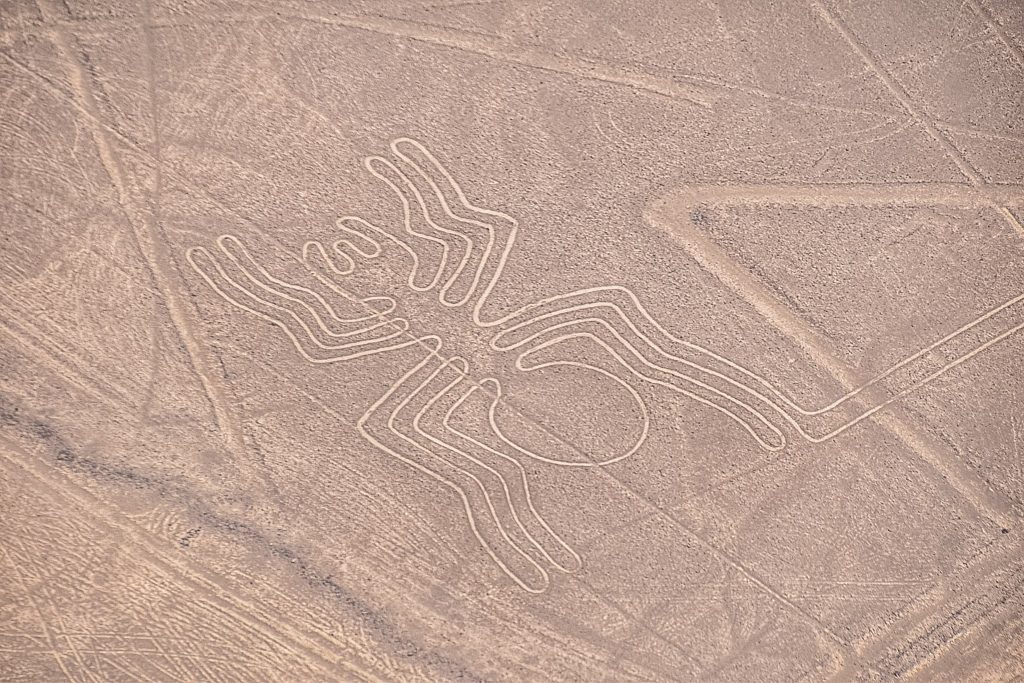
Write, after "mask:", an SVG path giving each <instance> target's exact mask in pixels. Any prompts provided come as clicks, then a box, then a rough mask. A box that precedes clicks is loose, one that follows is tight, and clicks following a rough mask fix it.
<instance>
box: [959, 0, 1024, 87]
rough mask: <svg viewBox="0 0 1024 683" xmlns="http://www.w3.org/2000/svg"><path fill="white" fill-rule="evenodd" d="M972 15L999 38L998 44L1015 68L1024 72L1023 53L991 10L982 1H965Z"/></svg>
mask: <svg viewBox="0 0 1024 683" xmlns="http://www.w3.org/2000/svg"><path fill="white" fill-rule="evenodd" d="M965 1H966V2H967V4H968V5H970V6H971V9H972V10H974V13H975V14H977V15H978V16H979V17H981V18H982V20H983V21H984V22H985V24H986V25H987V26H988V27H989V28H990V29H992V32H993V33H995V34H996V36H997V37H998V38H999V42H1001V43H1002V44H1003V46H1004V47H1005V48H1006V50H1007V51H1008V52H1009V53H1010V55H1011V56H1012V57H1013V60H1014V61H1015V62H1017V66H1018V67H1019V68H1020V69H1021V70H1024V51H1022V50H1021V48H1020V46H1019V45H1017V43H1015V42H1014V41H1013V40H1012V39H1011V38H1010V36H1009V34H1008V33H1007V32H1006V29H1005V28H1003V25H1002V23H1000V21H999V20H998V19H997V18H996V17H995V15H994V14H993V13H992V10H990V9H989V8H988V6H987V5H986V4H985V2H984V1H983V0H965Z"/></svg>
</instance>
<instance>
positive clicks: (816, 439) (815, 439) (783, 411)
mask: <svg viewBox="0 0 1024 683" xmlns="http://www.w3.org/2000/svg"><path fill="white" fill-rule="evenodd" d="M602 290H604V291H618V289H617V288H594V289H592V290H581V291H580V292H574V293H571V294H569V295H562V296H561V297H552V298H550V299H548V300H546V301H548V302H550V301H557V300H559V299H561V298H569V297H576V296H578V295H581V294H586V293H588V292H590V291H602ZM621 291H624V292H626V293H628V294H629V295H630V298H631V299H632V301H631V303H632V304H633V308H634V310H636V311H638V312H639V313H640V314H641V316H642V317H644V318H645V319H646V321H647V322H648V323H649V324H651V325H652V326H654V327H655V328H656V329H658V331H659V332H660V333H661V334H663V335H664V336H665V337H667V338H668V339H670V340H671V341H672V342H673V343H676V344H679V345H681V346H685V347H688V348H691V349H694V350H696V351H698V352H700V353H701V354H704V355H706V356H708V357H710V358H712V359H714V360H716V361H718V362H720V363H723V364H725V365H727V366H729V367H731V368H734V369H736V370H738V371H739V372H741V373H743V374H744V375H745V376H746V377H748V378H750V379H751V380H753V381H754V382H755V383H756V384H760V385H761V386H762V387H764V388H765V389H767V390H768V391H769V392H770V393H771V394H773V395H774V396H775V397H776V398H778V399H779V400H781V401H782V403H784V404H785V406H786V408H783V407H782V406H780V405H779V404H778V403H776V402H775V400H773V399H771V398H769V397H767V396H765V395H763V394H762V393H760V392H759V391H757V390H756V389H755V388H752V387H751V386H748V385H746V384H742V383H740V382H737V381H736V380H734V379H733V378H731V377H728V376H727V375H723V374H722V373H719V372H716V371H714V370H712V369H711V368H709V367H707V366H704V365H701V364H699V363H695V362H692V361H689V360H686V359H685V358H682V357H679V356H675V355H673V354H670V353H668V352H666V351H664V350H663V349H662V348H661V347H660V346H659V345H658V344H656V343H655V342H654V341H653V340H652V339H651V338H650V337H648V336H647V335H645V334H643V333H642V332H641V331H640V330H639V329H637V327H636V325H635V324H634V323H633V322H632V321H631V320H630V319H629V317H628V316H627V315H626V314H625V313H624V312H623V311H622V309H621V308H619V307H618V306H616V305H615V304H610V303H607V302H604V301H599V302H596V303H587V304H580V305H576V306H571V307H566V308H561V309H558V310H556V311H554V312H549V313H545V314H542V315H538V316H534V317H532V318H529V319H527V320H525V321H521V322H518V323H516V324H514V325H512V326H504V327H503V328H502V330H501V331H500V332H499V333H498V334H497V335H495V336H494V337H493V338H492V340H491V348H492V349H494V350H496V351H504V350H509V349H514V348H518V347H520V346H523V345H526V344H529V343H530V342H532V341H534V340H536V339H538V338H540V337H542V336H543V335H545V334H547V333H549V332H551V331H554V330H557V329H560V328H564V327H572V326H574V325H577V324H580V323H586V322H593V323H597V324H600V325H601V326H602V327H603V328H604V329H606V330H607V331H608V332H610V333H611V334H612V335H613V336H614V337H615V338H616V340H617V341H618V342H619V343H620V344H621V345H622V346H624V347H625V348H627V349H628V350H629V351H630V352H631V353H632V354H633V355H634V356H635V357H636V358H637V359H638V360H640V362H641V363H642V364H644V365H646V366H647V367H649V368H652V369H656V370H659V371H661V372H664V373H667V374H669V375H672V376H674V377H677V378H679V379H682V380H683V381H685V382H688V383H691V384H695V385H697V386H700V387H701V388H703V389H705V390H708V391H711V392H712V393H714V394H716V395H718V396H720V397H722V398H725V399H726V400H728V401H730V402H732V403H735V404H736V405H738V406H740V407H741V408H742V409H744V410H747V411H748V412H750V413H752V414H753V415H755V416H756V417H757V418H758V419H759V420H760V421H761V422H762V423H763V424H765V425H766V426H768V427H769V429H770V430H771V431H772V432H773V433H775V434H776V435H777V436H778V437H779V439H780V442H781V443H780V444H778V445H777V446H772V445H770V444H767V443H766V442H764V441H763V440H762V439H761V438H760V436H759V435H757V434H756V433H754V432H753V430H752V429H751V428H750V427H749V425H748V424H747V423H746V421H745V420H743V419H742V418H740V417H739V416H738V415H737V414H735V413H734V412H732V411H729V410H725V409H722V408H718V409H719V410H722V411H723V412H725V413H726V414H727V415H729V416H730V417H731V418H732V419H734V420H736V421H737V422H738V423H739V424H740V425H741V426H743V427H744V428H745V429H747V431H749V432H750V433H751V434H752V435H753V436H754V438H755V439H756V440H757V441H758V443H759V444H760V445H761V446H762V447H763V448H765V449H766V450H779V449H780V448H782V447H783V446H784V445H785V438H784V437H783V435H782V434H781V433H780V432H778V430H777V428H775V427H774V426H773V425H772V424H771V423H770V422H769V421H768V419H767V418H766V417H765V416H764V415H763V414H762V413H761V412H760V411H758V410H757V409H756V408H754V407H753V406H751V405H750V404H749V403H747V402H745V401H742V400H740V399H737V398H735V397H733V396H731V395H728V394H725V393H724V392H722V391H720V390H718V389H716V388H714V387H711V386H709V385H707V384H706V383H704V382H701V381H699V380H697V379H695V378H693V377H690V376H689V375H685V374H682V373H679V372H676V371H674V370H671V369H669V368H666V367H662V366H659V365H656V364H654V363H651V362H650V361H648V360H647V359H646V358H644V357H643V355H642V354H641V353H640V352H639V351H638V350H637V349H636V348H635V347H634V346H633V345H632V344H630V343H629V342H628V341H626V340H625V339H624V338H623V337H622V336H621V334H620V333H619V332H618V331H617V330H616V329H615V327H614V326H613V325H611V324H609V323H608V322H607V321H605V320H604V319H601V318H575V317H573V318H571V319H570V320H569V321H568V322H563V323H557V324H549V325H546V326H545V327H544V328H543V329H542V330H541V331H539V332H536V333H534V334H532V335H530V336H527V337H525V338H523V339H521V340H518V341H514V342H512V343H510V344H508V345H505V346H502V345H501V343H500V342H501V339H502V337H503V336H504V335H506V334H509V333H512V332H515V331H516V330H518V329H519V328H522V327H525V326H530V325H533V324H534V323H536V322H538V321H540V320H544V319H547V318H553V317H557V316H560V315H564V314H571V313H574V312H577V311H581V310H588V309H594V308H611V309H612V310H614V311H615V312H616V313H617V314H618V319H619V320H621V321H622V322H623V323H625V325H626V326H627V327H629V329H630V331H632V333H633V334H634V335H636V336H637V337H638V338H640V339H641V341H643V342H644V343H646V345H647V347H648V348H650V349H651V350H653V351H655V353H657V354H658V355H660V356H661V357H663V358H664V359H666V360H669V361H671V362H676V363H680V364H682V365H685V366H687V367H689V368H692V369H694V370H697V371H698V372H700V373H703V374H707V375H711V376H713V377H715V378H717V379H720V380H722V381H725V382H726V383H728V384H729V385H731V386H732V387H733V388H735V389H738V390H740V391H742V392H744V393H746V394H748V395H750V396H752V397H754V398H756V399H758V400H760V401H762V402H763V403H766V404H768V405H769V406H770V407H771V408H772V409H773V410H775V412H777V413H778V414H779V415H780V416H781V417H782V418H783V419H784V420H785V421H786V422H787V423H788V424H789V425H790V426H791V427H793V428H794V429H795V430H796V431H797V432H798V433H799V434H800V436H802V437H803V438H805V439H806V440H808V441H810V442H812V443H821V442H824V441H827V440H829V439H832V438H834V437H836V436H838V435H839V434H841V433H843V432H844V431H846V430H847V429H849V428H850V427H852V426H854V425H856V424H858V423H859V422H861V421H863V420H865V419H867V418H869V417H870V416H872V415H874V414H875V413H877V412H878V411H879V410H881V409H883V408H884V407H886V406H888V405H891V404H892V403H894V402H896V401H898V400H900V399H902V398H903V397H905V396H907V395H908V394H909V393H911V392H912V391H914V390H916V389H918V388H921V387H923V386H925V385H926V384H928V383H929V382H931V381H932V380H934V379H936V378H938V377H939V376H941V375H943V374H945V373H946V372H948V371H949V370H952V369H953V368H955V367H957V366H959V365H960V364H962V363H963V362H965V361H967V360H969V359H971V358H973V357H974V356H975V355H977V354H978V353H980V352H981V351H984V350H985V349H987V348H989V347H990V346H992V345H993V344H995V343H996V342H998V341H1001V340H1002V339H1005V338H1006V337H1008V336H1010V335H1011V334H1013V333H1015V332H1016V331H1018V330H1019V329H1020V326H1019V325H1018V326H1016V327H1013V328H1011V329H1009V330H1008V331H1004V332H1003V333H1002V334H1000V335H998V336H997V337H995V338H994V339H992V340H989V341H988V342H986V343H984V344H982V345H980V346H978V347H976V348H974V349H973V350H971V351H969V352H967V353H965V354H962V355H960V356H959V357H957V358H956V359H954V360H953V361H950V362H947V363H946V365H944V366H943V367H942V368H940V369H939V370H937V371H935V372H933V373H932V374H930V375H929V376H928V377H926V378H925V379H923V380H920V381H918V382H915V383H914V384H912V385H910V386H908V387H904V388H903V389H902V390H901V391H899V392H898V393H897V394H895V395H894V396H891V397H890V398H889V399H888V400H886V401H884V402H882V403H880V404H877V405H875V406H873V407H871V408H870V409H868V410H865V411H864V412H862V413H861V414H859V415H857V416H855V417H854V418H851V419H849V420H848V421H847V422H845V423H843V424H841V425H839V426H838V427H835V428H834V429H833V430H832V431H830V432H828V433H826V434H823V435H819V436H815V435H813V434H811V433H810V432H808V431H807V430H806V429H805V428H804V427H803V425H801V424H800V423H799V422H798V421H797V420H796V418H794V417H793V416H792V415H790V414H789V412H788V410H793V411H795V412H797V413H799V414H801V415H804V416H816V415H821V414H823V413H825V412H828V411H831V410H834V409H835V408H837V407H839V406H841V405H843V404H844V403H846V402H847V401H849V400H851V399H853V398H855V397H857V396H859V395H861V394H862V393H863V392H865V391H866V390H868V389H869V388H871V387H873V386H875V385H877V384H879V383H880V382H882V381H883V380H885V379H886V378H888V377H890V376H891V375H892V374H894V373H895V372H896V371H898V370H899V369H901V368H903V367H905V366H908V365H910V364H911V363H913V362H914V361H916V360H918V359H920V358H921V357H923V356H925V355H926V354H928V353H930V352H931V351H934V350H936V349H938V348H939V347H941V346H943V345H944V344H947V343H949V342H950V341H952V340H954V339H955V338H957V337H959V336H961V335H962V334H964V333H966V332H967V331H969V330H971V329H973V328H974V327H976V326H977V325H979V324H981V323H982V322H984V321H986V320H988V319H990V318H991V317H993V316H995V315H997V314H998V313H1000V312H1002V311H1004V310H1006V309H1008V308H1010V307H1012V306H1015V305H1017V304H1019V303H1021V302H1022V301H1024V294H1022V295H1019V296H1017V297H1014V298H1012V299H1010V300H1008V301H1006V302H1004V303H1003V304H1001V305H999V306H996V307H994V308H992V309H990V310H989V311H987V312H985V313H984V314H982V315H981V316H979V317H977V318H975V319H974V320H972V321H970V322H968V323H966V324H965V325H962V326H961V327H960V328H958V329H956V330H954V331H953V332H951V333H949V334H947V335H946V336H945V337H943V338H941V339H939V340H938V341H936V342H933V343H932V344H930V345H929V346H926V347H925V348H923V349H921V350H920V351H918V352H916V353H914V354H912V355H910V356H908V357H907V358H905V359H904V360H902V361H900V362H898V363H896V364H895V365H892V366H890V367H889V368H888V369H887V370H885V371H883V372H881V373H879V374H877V375H875V376H874V377H872V378H871V379H870V380H868V381H866V382H863V383H860V384H859V385H858V386H857V387H856V388H854V389H852V390H850V391H848V392H847V393H846V394H844V395H842V396H840V397H839V398H837V399H835V400H834V401H832V402H831V403H830V404H828V405H826V406H823V407H821V408H817V409H805V408H803V407H801V406H800V405H799V404H797V403H796V402H795V401H794V400H793V399H791V398H790V397H789V396H788V395H787V394H785V393H784V392H782V391H781V390H780V389H777V388H776V387H774V386H773V385H772V384H771V383H770V382H769V381H768V380H766V379H765V378H764V377H762V376H761V375H758V374H756V373H754V372H752V371H750V370H748V369H747V368H744V367H743V366H740V365H738V364H736V363H734V362H732V361H730V360H728V359H726V358H724V357H723V356H720V355H718V354H715V353H714V352H712V351H710V350H708V349H706V348H704V347H701V346H698V345H696V344H692V343H690V342H686V341H684V340H682V339H679V338H676V337H674V336H673V335H671V334H670V333H669V332H668V331H667V330H665V329H664V328H662V327H661V326H660V325H659V324H658V323H657V321H656V320H655V319H654V318H653V317H652V316H651V315H650V314H649V313H648V312H647V311H646V309H645V308H644V307H643V306H642V304H640V302H639V300H637V299H636V298H635V295H633V294H632V292H628V290H621ZM588 336H589V335H588ZM561 339H562V337H558V338H555V339H552V340H550V341H548V342H545V343H543V344H541V345H540V346H538V347H536V348H531V349H529V350H527V351H526V352H524V353H523V354H522V355H520V356H519V358H518V359H517V361H516V367H518V368H520V369H526V368H524V367H523V365H522V361H523V359H524V358H525V357H526V356H528V355H529V354H532V353H534V352H536V351H538V350H540V349H543V348H546V347H547V346H550V345H552V344H554V343H557V342H558V341H560V340H561ZM595 341H597V340H596V339H595ZM599 343H601V344H602V346H605V349H606V350H608V351H609V353H610V354H611V355H612V356H613V357H614V358H615V359H616V360H618V361H619V362H620V363H622V364H623V366H624V367H627V369H629V370H630V371H631V372H632V373H633V374H635V375H636V376H638V377H640V378H642V379H645V380H647V381H650V382H652V383H655V384H660V385H662V386H669V385H667V384H665V383H663V382H659V381H657V380H654V379H653V378H651V377H649V376H646V375H643V374H642V373H639V372H638V371H636V370H635V369H634V368H632V366H631V365H629V363H628V362H627V361H625V359H623V358H622V356H621V355H619V354H618V353H616V352H615V351H613V350H611V349H610V348H608V347H607V346H606V345H605V344H604V343H603V342H599ZM670 388H673V390H678V391H680V393H683V394H685V395H687V396H689V397H691V398H696V399H697V400H701V399H699V398H698V397H695V396H693V395H692V394H691V393H689V392H686V391H683V390H680V389H678V388H677V387H674V386H673V387H670ZM702 402H704V401H702ZM708 405H712V404H708Z"/></svg>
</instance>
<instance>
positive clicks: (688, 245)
mask: <svg viewBox="0 0 1024 683" xmlns="http://www.w3.org/2000/svg"><path fill="white" fill-rule="evenodd" d="M689 208H690V207H689V206H687V205H683V206H679V203H678V200H672V199H671V198H670V199H669V200H662V201H659V202H658V203H656V204H655V205H654V206H652V207H650V208H648V210H647V211H646V212H645V217H646V219H647V220H648V221H649V222H650V223H651V224H652V225H654V226H656V227H659V228H661V229H663V230H665V231H667V232H668V233H669V234H672V235H675V236H676V237H677V238H678V239H679V240H680V242H681V243H682V245H683V246H684V248H685V249H686V251H687V252H688V253H689V254H690V255H691V256H692V257H693V258H694V260H696V261H697V263H699V264H700V265H701V266H702V267H703V268H705V269H706V270H707V271H708V272H710V273H711V274H713V275H714V276H715V277H716V278H718V279H719V280H720V281H721V282H722V283H723V284H725V285H726V286H728V287H729V288H730V289H732V290H733V291H735V292H736V293H737V294H739V295H740V296H741V297H743V299H744V300H746V301H747V302H748V303H749V304H751V305H752V306H753V307H754V309H755V310H757V311H758V312H759V313H760V314H761V315H762V316H764V318H765V319H766V320H767V321H768V322H769V323H771V324H772V325H773V326H774V327H775V328H776V329H778V330H779V331H780V332H782V333H783V334H785V335H786V336H787V337H789V338H790V339H792V340H793V341H795V342H796V343H797V344H798V345H799V346H800V348H801V349H802V350H803V351H804V352H805V353H807V354H808V355H809V356H810V357H811V359H812V360H813V361H814V362H815V363H816V364H818V365H819V366H821V367H822V368H824V369H825V370H827V371H828V372H829V374H831V375H832V376H833V377H835V378H836V379H837V380H838V381H839V382H840V383H841V384H843V385H844V386H845V387H846V389H847V390H848V391H853V390H855V389H856V388H857V387H858V386H859V385H860V384H861V382H859V381H858V380H857V378H856V376H855V374H854V373H853V371H852V370H850V369H849V368H848V367H846V366H845V364H844V363H843V362H842V361H841V360H840V359H839V358H837V357H836V356H835V355H834V354H833V352H832V351H831V350H829V344H828V342H827V341H826V340H825V339H824V338H823V337H822V336H821V334H820V333H819V332H817V331H816V330H814V329H813V328H812V327H811V326H810V325H808V324H807V323H806V322H805V321H804V320H802V319H801V318H800V317H799V316H797V315H796V314H794V313H793V312H792V311H791V310H789V308H787V307H786V306H785V305H784V304H782V303H781V302H779V301H778V300H777V299H776V297H775V295H774V294H772V293H771V292H770V291H769V290H768V289H767V288H766V287H765V286H764V285H762V284H761V283H760V282H758V281H757V280H756V279H755V278H754V277H753V276H751V275H750V273H748V272H747V271H746V270H745V269H744V268H742V267H741V266H739V265H737V264H736V263H735V262H734V261H733V260H732V259H731V258H730V257H729V256H728V254H726V253H725V252H724V251H723V250H722V248H721V247H719V246H718V245H717V244H715V243H714V242H713V241H712V240H711V239H709V238H708V237H706V236H704V235H702V234H701V233H700V231H699V230H698V229H697V228H696V226H694V225H692V223H691V221H690V220H689V215H690V214H689ZM680 216H685V217H686V218H680ZM879 419H880V420H881V422H882V424H883V426H885V427H886V428H887V429H888V430H889V431H890V432H892V433H893V434H894V435H896V436H897V437H898V438H899V439H900V440H901V441H903V442H904V443H905V444H907V445H908V446H910V447H911V449H912V450H914V451H915V452H916V453H917V454H918V456H920V457H921V458H922V460H924V461H925V462H927V463H928V464H929V465H930V466H931V467H932V468H933V469H934V470H935V471H936V472H937V473H938V474H939V475H940V476H942V477H943V478H944V479H946V480H947V482H948V483H949V484H950V485H951V486H952V488H953V489H954V490H956V492H957V493H959V494H960V495H962V496H964V497H965V498H966V499H967V500H970V501H971V502H972V503H973V504H975V505H976V506H978V508H979V509H981V510H983V511H984V512H985V514H986V515H988V516H989V517H990V518H991V519H993V520H995V521H997V522H999V523H1000V524H1001V525H1002V526H1007V524H1008V523H1009V520H1010V519H1011V518H1012V513H1011V512H1010V506H1009V504H1008V503H1007V501H1005V500H1003V499H1001V497H999V496H998V495H997V494H996V493H995V492H994V491H991V490H990V489H989V487H988V486H987V485H986V484H985V483H984V482H983V481H981V480H980V479H979V477H978V476H977V474H976V473H974V472H972V471H970V470H969V469H967V467H966V465H964V464H962V463H956V462H954V461H950V460H949V459H947V458H945V457H943V456H942V455H940V454H939V452H938V451H937V450H936V449H934V448H933V447H931V446H929V445H927V444H926V443H925V442H924V440H923V439H922V437H920V436H919V435H917V434H916V433H915V432H914V430H913V428H912V427H910V426H908V425H906V424H905V423H904V422H903V421H902V420H900V419H899V418H897V417H895V416H893V415H886V416H884V417H880V418H879Z"/></svg>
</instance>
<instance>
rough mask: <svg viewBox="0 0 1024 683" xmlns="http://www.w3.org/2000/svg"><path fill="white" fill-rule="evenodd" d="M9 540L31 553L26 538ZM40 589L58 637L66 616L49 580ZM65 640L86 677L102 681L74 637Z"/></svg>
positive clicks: (55, 634) (64, 628) (43, 582)
mask: <svg viewBox="0 0 1024 683" xmlns="http://www.w3.org/2000/svg"><path fill="white" fill-rule="evenodd" d="M9 542H10V543H11V544H12V545H14V544H17V545H18V546H20V547H21V551H22V552H23V553H24V554H25V555H26V556H28V555H30V553H29V551H28V548H26V547H25V542H24V540H22V539H20V538H17V537H14V538H12V539H11V540H10V541H9ZM39 590H40V591H41V592H42V593H43V595H44V596H45V597H46V601H45V602H46V603H47V604H48V606H49V607H50V611H51V612H52V613H53V618H54V619H55V620H56V621H57V630H56V631H55V632H54V638H55V639H56V638H57V637H58V636H57V633H58V632H66V631H67V623H65V621H64V616H63V614H61V610H60V609H59V608H58V607H57V601H56V600H55V599H54V597H53V592H52V591H51V589H50V584H49V582H48V581H45V580H41V581H40V582H39ZM63 640H64V642H65V643H67V647H68V650H70V651H71V656H72V658H73V659H74V660H75V661H76V662H77V663H78V668H79V671H80V672H81V673H82V674H83V675H84V676H85V677H87V678H89V679H90V680H92V681H95V682H96V683H100V679H99V678H98V677H97V675H96V672H95V671H93V670H92V669H91V668H90V667H89V666H88V665H87V664H86V663H85V659H84V658H83V657H82V653H81V652H80V651H79V649H78V647H77V646H76V645H75V641H74V639H72V638H69V637H68V636H64V638H63Z"/></svg>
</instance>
